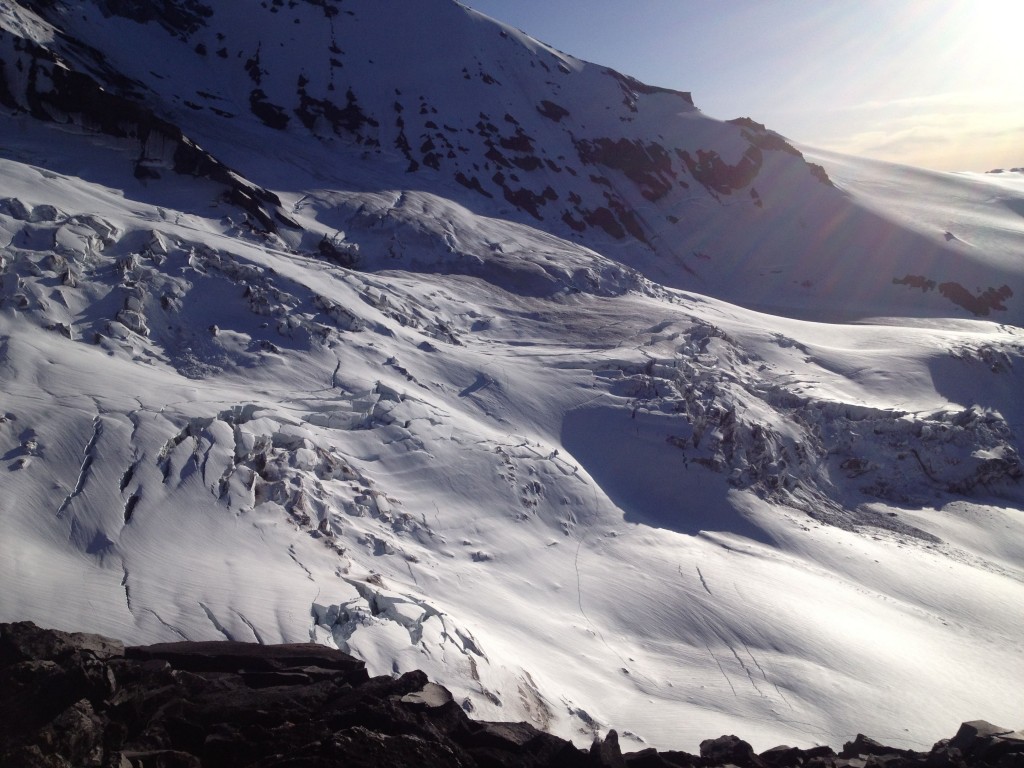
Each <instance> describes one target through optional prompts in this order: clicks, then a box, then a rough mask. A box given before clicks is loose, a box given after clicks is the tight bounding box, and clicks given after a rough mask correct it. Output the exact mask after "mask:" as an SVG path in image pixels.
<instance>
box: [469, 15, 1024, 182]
mask: <svg viewBox="0 0 1024 768" xmlns="http://www.w3.org/2000/svg"><path fill="white" fill-rule="evenodd" d="M463 2H464V4H466V5H469V6H470V7H472V8H475V9H476V10H478V11H480V12H482V13H485V14H487V15H488V16H492V17H494V18H496V19H499V20H501V21H504V22H506V23H509V24H511V25H513V26H515V27H518V28H520V29H522V30H524V31H525V32H527V33H528V34H530V35H532V36H533V37H535V38H538V39H539V40H542V41H543V42H545V43H548V44H549V45H552V46H554V47H556V48H558V49H560V50H562V51H564V52H566V53H570V54H572V55H574V56H577V57H578V58H581V59H586V60H588V61H593V62H595V63H598V64H604V65H607V66H610V67H613V68H614V69H618V70H620V71H622V72H624V73H626V74H629V75H632V76H634V77H636V78H638V79H639V80H642V81H644V82H647V83H650V84H652V85H660V86H665V87H668V88H675V89H678V90H683V91H691V92H692V93H693V98H694V102H695V103H696V105H697V106H698V107H699V108H700V109H701V110H702V111H703V112H704V113H705V114H708V115H710V116H712V117H717V118H721V119H730V118H733V117H741V116H749V117H752V118H754V119H755V120H757V121H759V122H762V123H765V124H766V125H767V126H768V127H769V128H772V129H774V130H776V131H778V132H779V133H781V134H783V135H785V136H786V137H787V138H789V139H791V140H793V141H795V142H798V143H802V144H805V145H808V146H812V147H820V148H822V149H831V150H836V151H840V152H847V153H851V154H856V155H862V156H867V157H874V158H878V159H881V160H889V161H894V162H899V163H906V164H909V165H916V166H920V167H924V168H931V169H934V170H940V171H987V170H991V169H994V168H1011V167H1020V166H1024V0H631V2H629V3H626V2H623V0H463Z"/></svg>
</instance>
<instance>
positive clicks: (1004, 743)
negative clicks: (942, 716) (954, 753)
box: [933, 720, 1024, 765]
mask: <svg viewBox="0 0 1024 768" xmlns="http://www.w3.org/2000/svg"><path fill="white" fill-rule="evenodd" d="M948 748H949V749H958V750H960V752H961V754H962V755H963V756H964V757H965V758H971V757H974V758H978V759H980V760H983V761H984V762H986V763H989V764H992V765H995V764H997V763H999V764H1000V765H1002V764H1003V763H1004V760H1005V758H1011V759H1010V760H1005V763H1006V765H1012V764H1016V763H1015V760H1019V761H1020V762H1022V763H1024V731H1013V730H1011V729H1009V728H1001V727H999V726H998V725H993V724H992V723H990V722H988V721H986V720H972V721H970V722H967V723H963V724H961V725H960V730H958V731H957V733H956V735H955V736H954V737H953V738H952V739H950V740H949V744H948ZM933 752H934V749H933Z"/></svg>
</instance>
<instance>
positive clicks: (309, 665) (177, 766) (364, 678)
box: [0, 622, 1024, 768]
mask: <svg viewBox="0 0 1024 768" xmlns="http://www.w3.org/2000/svg"><path fill="white" fill-rule="evenodd" d="M0 765H4V766H24V768H35V767H36V766H48V767H49V766H53V767H58V766H59V767H64V766H103V767H104V768H107V767H109V768H198V767H200V766H260V767H261V768H270V766H291V767H293V768H295V767H299V766H325V767H326V766H346V767H349V766H417V768H424V767H427V768H429V766H456V767H457V766H467V767H468V766H559V767H562V766H565V767H566V768H572V767H573V766H580V767H581V768H582V767H584V766H588V767H594V766H607V767H609V768H610V767H612V766H614V767H615V768H619V767H622V768H625V767H627V766H628V767H629V768H658V767H660V766H688V767H692V768H712V767H713V766H726V765H732V766H737V768H797V767H798V766H808V768H906V767H909V766H922V767H924V768H961V767H964V766H992V768H1017V767H1018V766H1024V733H1021V732H1020V731H1011V730H1009V729H1005V728H999V727H997V726H994V725H992V724H991V723H987V722H984V721H980V720H979V721H974V722H969V723H964V724H963V725H962V726H961V727H960V730H959V731H958V732H957V733H956V735H955V736H954V737H953V738H951V739H944V740H942V741H940V742H939V743H937V744H936V745H935V746H934V747H933V748H932V749H931V751H930V752H912V751H909V750H901V749H895V748H893V747H888V746H885V745H883V744H880V743H878V742H876V741H874V740H873V739H870V738H868V737H866V736H864V735H862V734H858V735H857V737H856V738H855V739H854V740H853V741H850V742H847V743H846V744H845V745H844V746H843V748H842V750H841V751H840V752H839V753H838V754H837V753H836V752H835V751H833V750H832V749H831V748H829V747H814V748H811V749H799V748H797V747H787V746H778V747H774V748H772V749H769V750H767V751H765V752H762V753H761V754H760V755H758V754H755V753H754V750H753V749H752V747H751V746H750V744H748V743H747V742H745V741H743V740H742V739H740V738H738V737H736V736H721V737H719V738H716V739H708V740H706V741H704V742H702V743H701V745H700V754H699V755H691V754H687V753H685V752H675V751H669V752H657V751H656V750H654V749H647V750H644V751H642V752H636V753H630V754H625V755H624V754H622V752H621V750H620V748H619V743H618V736H617V735H616V733H615V731H610V732H609V733H608V735H607V736H606V737H605V738H604V739H603V740H601V739H598V740H596V741H595V742H594V744H593V746H592V747H591V748H590V750H589V751H587V750H581V749H578V748H577V747H575V746H574V745H572V744H571V743H569V742H567V741H564V740H562V739H559V738H557V737H555V736H552V735H550V734H547V733H544V732H542V731H538V730H537V729H536V728H534V727H533V726H531V725H529V724H527V723H485V722H477V721H474V720H471V719H470V718H469V717H467V715H466V714H465V712H463V711H462V709H461V708H460V707H459V706H458V704H456V703H455V702H454V701H453V700H452V697H451V695H450V694H448V692H447V691H446V690H445V689H444V688H443V687H442V686H439V685H437V684H436V683H432V682H429V681H428V680H427V677H426V675H425V674H424V673H422V672H419V671H416V672H408V673H406V674H404V675H402V676H401V677H398V678H391V677H375V678H371V677H369V676H368V675H367V673H366V669H365V666H364V664H363V662H361V661H359V660H358V659H355V658H353V657H351V656H349V655H348V654H345V653H342V652H341V651H337V650H334V649H331V648H326V647H324V646H319V645H314V644H291V645H272V646H268V645H255V644H247V643H235V642H195V643H188V642H185V643H163V644H159V645H150V646H141V647H128V648H126V647H124V645H123V644H121V643H120V642H118V641H116V640H111V639H108V638H105V637H100V636H98V635H90V634H79V633H67V632H60V631H56V630H46V629H40V628H39V627H37V626H36V625H34V624H32V623H31V622H20V623H15V624H0Z"/></svg>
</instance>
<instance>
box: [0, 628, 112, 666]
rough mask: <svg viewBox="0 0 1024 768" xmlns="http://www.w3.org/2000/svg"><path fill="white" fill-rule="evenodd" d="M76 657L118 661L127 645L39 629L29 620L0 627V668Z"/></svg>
mask: <svg viewBox="0 0 1024 768" xmlns="http://www.w3.org/2000/svg"><path fill="white" fill-rule="evenodd" d="M76 654H77V655H82V656H87V657H89V658H93V659H101V660H106V659H113V658H118V657H120V656H123V655H124V644H123V643H121V642H120V641H118V640H111V639H109V638H106V637H102V636H101V635H90V634H85V633H81V632H61V631H60V630H56V629H40V628H39V627H37V626H36V625H35V624H33V623H32V622H30V621H20V622H18V623H16V624H0V667H6V666H9V665H11V664H17V663H18V662H21V661H44V660H45V661H61V660H65V659H68V658H70V657H71V656H73V655H76Z"/></svg>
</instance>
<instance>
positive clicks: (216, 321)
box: [0, 0, 1024, 749]
mask: <svg viewBox="0 0 1024 768" xmlns="http://www.w3.org/2000/svg"><path fill="white" fill-rule="evenodd" d="M0 106H2V110H0V131H2V136H3V137H4V138H3V143H2V148H0V246H2V250H0V281H2V282H0V344H2V376H3V394H2V396H0V397H2V408H0V412H2V413H3V416H2V419H0V457H2V466H0V473H2V477H3V486H2V487H3V493H2V494H0V525H2V530H3V536H2V538H0V579H2V583H3V585H4V589H3V591H2V593H0V618H2V619H4V620H25V619H30V620H33V621H36V622H38V623H39V624H43V625H46V626H58V627H63V628H67V629H74V630H87V631H93V632H101V633H104V634H107V635H112V636H116V637H120V638H123V639H125V640H128V641H130V642H135V643H143V642H155V641H160V640H172V639H217V638H230V639H235V640H250V641H251V640H256V641H259V642H282V641H283V642H294V641H304V640H308V639H310V638H313V639H315V640H318V641H321V642H324V643H326V644H329V645H336V646H337V647H340V648H342V649H344V650H346V651H349V652H351V653H353V654H355V655H357V656H359V657H361V658H363V659H365V660H366V661H367V663H368V665H369V667H370V671H371V672H372V673H386V672H390V671H395V672H400V671H406V670H410V669H415V668H421V669H424V670H425V671H427V672H428V674H429V675H430V676H431V678H432V679H436V680H438V681H440V682H443V683H444V684H445V685H446V686H448V687H449V688H450V689H451V690H452V691H453V692H454V693H455V695H456V697H457V700H458V701H461V702H463V705H464V707H465V708H466V709H467V710H469V711H471V712H472V713H475V714H478V715H480V716H482V717H485V718H487V719H490V720H528V721H530V722H532V723H534V724H536V725H538V726H540V727H544V728H547V729H550V730H552V731H554V732H556V733H558V734H560V735H564V736H568V737H572V738H576V739H578V740H579V741H580V742H581V743H586V742H589V740H590V739H591V737H592V735H593V734H594V733H595V732H598V731H601V730H603V729H605V728H607V727H609V726H614V727H616V728H618V729H619V730H620V732H622V731H625V734H624V736H623V739H624V741H625V742H626V744H627V747H629V748H633V747H636V746H638V745H640V744H650V745H654V746H659V747H676V748H690V749H692V748H693V746H694V745H695V744H696V743H697V742H699V741H700V740H701V739H703V738H705V737H707V736H708V735H713V734H717V733H722V732H739V733H742V734H744V736H745V738H748V739H750V740H751V741H752V742H753V743H754V745H755V747H756V748H758V749H764V748H766V747H769V746H771V745H773V744H775V743H779V742H790V743H796V744H802V745H806V744H811V743H815V742H837V741H839V740H842V739H847V738H849V737H850V736H852V734H853V733H855V732H857V731H863V732H866V733H870V734H871V735H872V736H874V737H875V738H879V739H882V740H884V741H886V742H888V743H893V744H897V745H904V746H913V747H925V748H926V747H928V746H930V745H931V743H932V742H933V741H934V740H935V739H936V738H938V737H940V736H942V735H943V734H946V733H948V732H952V731H951V729H954V728H955V727H956V725H957V724H958V723H959V722H961V721H963V720H970V719H976V718H979V717H980V718H985V719H988V720H991V721H994V722H1011V723H1012V722H1014V721H1015V720H1018V719H1019V716H1020V711H1021V705H1022V703H1024V701H1022V698H1021V693H1020V685H1019V681H1020V680H1022V679H1024V650H1022V648H1021V646H1020V643H1019V638H1020V637H1022V636H1024V614H1022V612H1021V611H1020V609H1019V606H1021V605H1024V569H1022V566H1021V564H1022V562H1024V518H1022V505H1024V493H1022V490H1021V486H1020V479H1021V477H1022V471H1024V470H1022V463H1021V459H1020V455H1019V451H1020V439H1019V434H1020V430H1021V429H1022V422H1024V400H1022V398H1021V396H1020V392H1021V391H1022V388H1024V387H1022V385H1024V382H1022V378H1024V331H1022V330H1021V325H1022V323H1024V309H1022V307H1024V303H1022V302H1021V296H1022V295H1024V279H1022V278H1024V220H1022V218H1021V217H1022V215H1024V177H1020V176H1019V175H1018V174H999V175H969V174H964V175H952V174H934V173H930V172H926V171H920V170H915V169H910V168H904V167H900V166H894V165H887V164H882V163H876V162H870V161H864V160H859V159H854V158H849V157H843V156H836V155H830V154H825V153H819V152H815V151H812V150H806V151H805V153H801V152H800V151H798V150H797V149H796V148H794V147H793V146H791V145H790V144H788V143H787V142H786V141H785V140H784V139H783V138H782V137H780V136H778V135H777V134H775V133H773V132H771V131H770V130H767V129H765V128H764V127H763V126H760V125H759V124H757V123H756V122H754V121H753V120H750V119H747V118H744V119H740V120H735V121H729V122H721V121H718V120H713V119H711V118H708V117H706V116H705V115H703V114H702V113H701V112H700V111H699V110H698V109H697V108H695V107H694V106H693V103H692V101H691V99H690V97H689V95H688V94H685V93H677V92H672V91H666V90H663V89H655V88H650V87H647V86H644V85H643V84H641V83H638V82H636V81H634V80H632V79H630V78H629V77H627V76H624V75H621V74H618V73H615V72H612V71H610V70H607V69H605V68H603V67H600V66H596V65H593V64H589V63H585V62H582V61H579V60H577V59H574V58H572V57H570V56H567V55H565V54H562V53H560V52H558V51H556V50H553V49H551V48H549V47H548V46H545V45H543V44H541V43H538V42H537V41H535V40H532V39H530V38H529V37H527V36H525V35H524V34H522V33H521V32H518V31H516V30H514V29H511V28H509V27H506V26H503V25H501V24H499V23H497V22H494V21H492V20H490V19H488V18H486V17H483V16H481V15H479V14H477V13H475V12H473V11H470V10H468V9H466V8H464V7H463V6H461V5H459V4H458V3H455V2H451V1H450V0H387V2H382V1H381V0H374V1H372V2H371V0H319V1H317V2H314V0H301V1H300V0H292V1H291V2H283V1H282V0H273V2H268V3H263V4H262V5H259V6H257V5H256V4H254V3H250V2H242V1H241V0H232V1H230V2H229V1H228V0H224V1H223V2H218V3H216V4H212V3H211V4H210V5H206V4H203V3H201V2H198V1H197V0H178V2H168V3H163V4H154V5H147V4H130V3H121V2H114V0H93V1H92V2H74V3H73V2H67V1H63V0H47V1H45V2H44V1H43V0H39V1H38V2H28V1H26V2H22V3H14V2H12V1H11V0H2V1H0ZM896 724H898V726H897V725H896ZM894 729H895V730H894Z"/></svg>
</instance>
